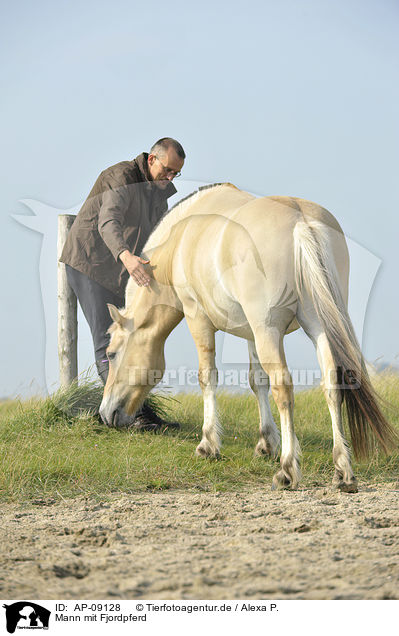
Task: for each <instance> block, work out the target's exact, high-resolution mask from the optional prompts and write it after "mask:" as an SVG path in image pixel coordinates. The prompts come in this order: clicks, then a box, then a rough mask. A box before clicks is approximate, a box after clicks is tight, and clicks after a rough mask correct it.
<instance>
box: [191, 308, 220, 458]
mask: <svg viewBox="0 0 399 636" xmlns="http://www.w3.org/2000/svg"><path fill="white" fill-rule="evenodd" d="M186 320H187V324H188V327H189V329H190V331H191V335H192V337H193V340H194V342H195V344H196V347H197V353H198V360H199V369H198V378H199V383H200V386H201V389H202V395H203V399H204V424H203V427H202V439H201V442H200V443H199V444H198V446H197V448H196V451H195V452H196V454H197V455H199V456H200V457H219V449H220V434H221V426H220V424H219V420H218V415H217V408H216V388H217V383H218V373H217V369H216V366H215V328H214V326H213V325H212V323H211V322H210V320H209V319H208V318H207V316H205V315H204V314H200V313H199V312H198V311H197V316H196V317H195V319H190V318H188V317H187V316H186Z"/></svg>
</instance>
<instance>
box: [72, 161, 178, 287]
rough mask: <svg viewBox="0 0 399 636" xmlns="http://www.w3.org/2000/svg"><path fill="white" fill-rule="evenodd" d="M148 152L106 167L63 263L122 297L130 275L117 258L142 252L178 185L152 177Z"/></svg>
mask: <svg viewBox="0 0 399 636" xmlns="http://www.w3.org/2000/svg"><path fill="white" fill-rule="evenodd" d="M147 159H148V154H147V153H142V154H141V155H139V156H138V157H136V158H135V159H134V160H133V161H122V162H121V163H117V164H116V165H114V166H111V167H110V168H107V169H106V170H104V171H103V172H102V173H101V174H100V176H99V177H98V179H97V181H96V182H95V184H94V186H93V189H92V191H91V192H90V194H89V196H88V197H87V199H86V201H85V202H84V204H83V206H82V208H81V210H80V211H79V213H78V214H77V216H76V219H75V221H74V222H73V224H72V227H71V229H70V231H69V233H68V236H67V240H66V242H65V246H64V249H63V251H62V254H61V258H60V261H61V262H62V263H67V264H68V265H70V266H71V267H73V268H74V269H77V270H79V271H80V272H82V273H83V274H86V275H87V276H89V277H90V278H92V279H93V280H95V281H96V282H97V283H100V285H103V287H106V288H107V289H109V290H111V291H112V292H114V293H115V294H117V295H118V296H122V297H123V296H124V292H125V287H126V283H127V280H128V278H129V274H128V272H127V271H126V269H125V268H124V266H123V264H122V262H121V261H120V260H119V258H118V256H119V254H120V253H121V252H123V251H124V250H129V251H130V252H133V253H134V254H136V255H137V256H139V255H140V254H141V250H142V249H143V247H144V244H145V243H146V241H147V239H148V237H149V235H150V234H151V232H152V230H153V229H154V227H155V225H156V224H157V223H158V221H159V220H160V218H161V217H162V216H163V215H164V214H165V212H166V211H167V208H168V205H167V199H168V198H169V197H170V196H172V195H173V194H175V192H176V188H175V187H174V185H173V184H172V183H169V184H168V185H167V186H166V188H165V189H162V188H160V186H159V182H157V181H152V180H151V177H150V175H149V172H148V164H147Z"/></svg>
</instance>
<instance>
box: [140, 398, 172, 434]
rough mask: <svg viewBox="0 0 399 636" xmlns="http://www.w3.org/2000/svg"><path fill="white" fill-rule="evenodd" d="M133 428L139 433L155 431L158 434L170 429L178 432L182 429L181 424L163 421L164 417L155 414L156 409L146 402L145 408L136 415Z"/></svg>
mask: <svg viewBox="0 0 399 636" xmlns="http://www.w3.org/2000/svg"><path fill="white" fill-rule="evenodd" d="M131 428H132V429H136V430H138V431H153V432H155V433H158V432H160V431H163V430H166V429H168V428H173V429H175V430H178V429H179V428H180V424H179V422H167V421H166V420H163V419H162V417H159V415H157V414H156V413H155V411H154V409H153V408H152V407H151V406H150V405H149V404H148V402H144V404H143V406H142V407H141V409H140V410H139V411H138V413H137V414H136V417H135V419H134V422H133V424H132V425H131Z"/></svg>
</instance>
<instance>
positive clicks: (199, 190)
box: [162, 182, 227, 218]
mask: <svg viewBox="0 0 399 636" xmlns="http://www.w3.org/2000/svg"><path fill="white" fill-rule="evenodd" d="M221 185H227V182H226V183H210V184H208V185H203V186H200V187H199V188H198V190H194V192H191V193H190V194H188V195H187V196H186V197H183V199H180V201H178V202H177V203H175V204H174V205H173V206H172V207H171V208H170V210H168V212H167V214H169V213H170V212H172V210H174V209H175V208H177V206H178V205H180V204H181V203H183V201H187V199H190V198H191V197H193V196H194V195H195V194H198V192H201V191H202V190H208V189H210V188H216V186H221ZM167 214H165V216H167ZM165 216H164V217H162V218H165Z"/></svg>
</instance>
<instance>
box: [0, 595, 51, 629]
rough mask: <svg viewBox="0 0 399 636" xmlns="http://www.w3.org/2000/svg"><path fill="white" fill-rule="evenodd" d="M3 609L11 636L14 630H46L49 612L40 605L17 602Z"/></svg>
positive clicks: (29, 602)
mask: <svg viewBox="0 0 399 636" xmlns="http://www.w3.org/2000/svg"><path fill="white" fill-rule="evenodd" d="M3 607H5V610H6V621H7V631H8V633H9V634H13V633H14V632H15V630H16V629H48V622H49V618H50V614H51V612H50V611H49V610H48V609H46V608H45V607H42V606H41V605H37V604H36V603H32V602H31V601H19V602H18V603H12V605H3Z"/></svg>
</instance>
